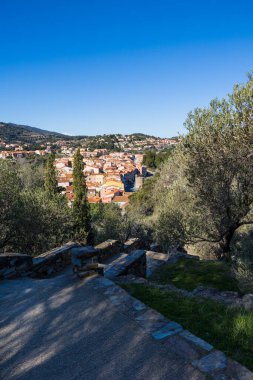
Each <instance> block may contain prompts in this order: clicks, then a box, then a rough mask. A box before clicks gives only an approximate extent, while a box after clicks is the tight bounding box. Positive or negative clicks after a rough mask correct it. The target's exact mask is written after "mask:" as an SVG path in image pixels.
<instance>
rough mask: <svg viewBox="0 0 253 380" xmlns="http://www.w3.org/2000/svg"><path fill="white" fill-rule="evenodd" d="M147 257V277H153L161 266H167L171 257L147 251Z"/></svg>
mask: <svg viewBox="0 0 253 380" xmlns="http://www.w3.org/2000/svg"><path fill="white" fill-rule="evenodd" d="M146 257H147V271H146V277H147V278H149V277H151V276H152V274H153V273H154V271H155V270H156V269H158V268H159V267H160V266H161V265H163V264H165V263H166V262H167V260H168V257H169V255H168V254H165V253H160V252H154V251H146Z"/></svg>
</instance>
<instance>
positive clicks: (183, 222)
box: [155, 76, 253, 260]
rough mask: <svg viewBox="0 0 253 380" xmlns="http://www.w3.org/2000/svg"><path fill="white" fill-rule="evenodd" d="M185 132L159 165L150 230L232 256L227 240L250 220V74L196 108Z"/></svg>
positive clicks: (252, 127) (160, 236) (252, 196)
mask: <svg viewBox="0 0 253 380" xmlns="http://www.w3.org/2000/svg"><path fill="white" fill-rule="evenodd" d="M185 126H186V128H187V131H188V133H187V135H186V136H185V137H184V138H183V139H182V141H181V143H180V144H179V145H178V147H177V149H176V151H175V153H174V155H173V157H172V159H171V160H169V162H168V163H166V164H165V165H164V166H163V168H162V169H161V173H162V174H161V183H160V184H159V185H158V188H161V189H162V188H163V189H164V191H163V197H162V198H163V201H162V206H161V205H160V206H158V207H157V210H156V215H157V218H156V227H155V236H156V238H157V240H158V241H161V242H162V243H166V244H167V245H168V246H171V245H173V244H174V245H175V244H176V242H178V244H186V243H197V242H202V241H206V242H212V243H217V244H219V246H220V251H221V256H222V257H224V258H225V259H227V260H230V259H231V240H232V239H233V237H234V234H235V232H236V231H237V230H238V229H239V228H240V227H241V226H243V225H246V224H253V212H252V202H253V175H252V171H253V78H252V76H250V77H249V80H248V82H247V83H246V85H237V86H235V87H234V91H233V93H232V94H231V95H229V97H228V99H222V100H221V101H219V100H217V99H215V100H213V101H212V102H211V103H210V106H209V107H208V108H204V109H200V108H198V109H195V110H194V111H193V112H191V113H189V115H188V118H187V120H186V122H185Z"/></svg>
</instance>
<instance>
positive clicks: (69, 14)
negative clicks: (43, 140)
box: [0, 0, 253, 136]
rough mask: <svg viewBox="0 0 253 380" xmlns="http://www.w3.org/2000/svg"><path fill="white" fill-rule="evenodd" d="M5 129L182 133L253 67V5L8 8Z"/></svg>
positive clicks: (0, 72)
mask: <svg viewBox="0 0 253 380" xmlns="http://www.w3.org/2000/svg"><path fill="white" fill-rule="evenodd" d="M0 15H1V33H0V120H1V121H6V122H7V121H11V122H14V123H20V124H28V125H31V126H34V127H39V128H44V129H48V130H55V131H58V132H63V133H68V134H84V135H86V134H87V135H94V134H103V133H134V132H143V133H148V134H152V135H159V136H173V135H176V134H177V133H178V132H179V133H183V132H184V128H183V123H184V120H185V118H186V116H187V113H188V112H189V111H190V110H192V109H193V108H195V107H197V106H200V107H202V106H207V105H208V103H209V101H210V100H211V99H212V98H214V97H224V96H226V94H227V93H229V92H231V91H232V88H233V85H234V84H235V83H242V82H245V81H246V73H247V72H248V71H249V70H250V69H252V68H253V21H252V20H253V2H252V1H244V0H241V1H222V0H220V1H216V0H215V1H213V0H209V1H194V0H192V1H180V0H179V1H176V0H175V1H170V0H167V1H165V0H152V1H150V0H145V1H140V0H127V1H126V0H118V1H116V0H115V1H113V0H106V1H105V0H100V1H99V0H89V1H87V0H82V1H81V0H80V1H77V0H72V1H66V0H51V1H49V0H43V1H41V0H22V1H21V0H16V1H15V0H0Z"/></svg>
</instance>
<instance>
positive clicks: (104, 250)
mask: <svg viewBox="0 0 253 380" xmlns="http://www.w3.org/2000/svg"><path fill="white" fill-rule="evenodd" d="M95 248H96V249H98V250H99V255H98V261H99V263H103V262H104V261H106V260H107V259H108V258H109V257H112V256H114V255H117V254H118V253H120V252H123V251H124V244H123V243H121V242H120V241H118V240H111V239H109V240H106V241H104V242H103V243H101V244H98V245H96V246H95Z"/></svg>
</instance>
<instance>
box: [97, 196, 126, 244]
mask: <svg viewBox="0 0 253 380" xmlns="http://www.w3.org/2000/svg"><path fill="white" fill-rule="evenodd" d="M91 215H92V228H93V230H94V236H95V243H96V244H99V243H101V242H103V241H105V240H108V239H116V240H120V241H122V242H124V241H126V240H127V239H128V237H129V234H130V224H129V220H128V218H127V216H126V214H124V213H123V212H122V210H121V209H120V208H119V206H118V205H116V204H113V203H110V204H102V203H99V204H93V205H92V207H91Z"/></svg>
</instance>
